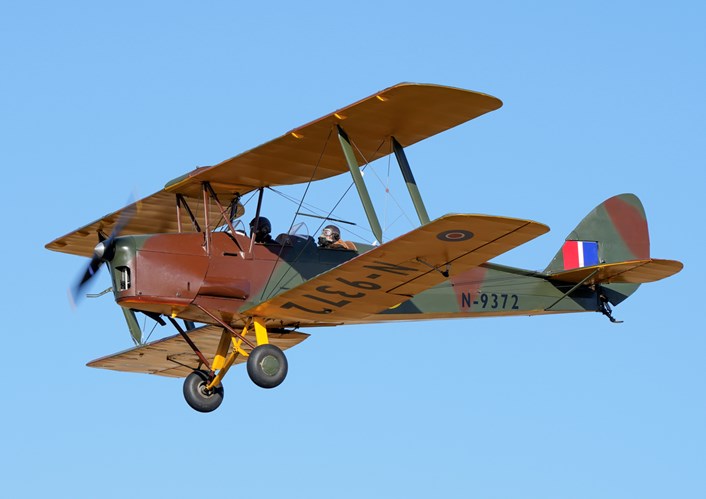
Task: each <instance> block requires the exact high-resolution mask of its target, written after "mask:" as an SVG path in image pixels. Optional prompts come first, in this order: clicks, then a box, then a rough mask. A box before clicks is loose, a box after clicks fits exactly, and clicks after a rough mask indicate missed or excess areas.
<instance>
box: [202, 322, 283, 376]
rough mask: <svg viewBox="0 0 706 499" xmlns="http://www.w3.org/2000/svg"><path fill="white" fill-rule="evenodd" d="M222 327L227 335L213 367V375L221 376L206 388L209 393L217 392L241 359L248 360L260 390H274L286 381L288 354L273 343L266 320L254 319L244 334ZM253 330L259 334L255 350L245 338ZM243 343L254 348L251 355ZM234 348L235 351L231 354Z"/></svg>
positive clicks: (219, 347)
mask: <svg viewBox="0 0 706 499" xmlns="http://www.w3.org/2000/svg"><path fill="white" fill-rule="evenodd" d="M219 322H220V321H219ZM221 325H222V326H223V334H222V335H221V341H220V343H219V344H218V349H217V350H216V356H215V358H214V359H213V364H212V366H211V371H212V372H214V373H215V372H216V371H218V372H217V374H216V375H215V376H214V378H213V379H212V380H211V382H210V383H209V384H208V385H207V386H206V390H213V389H214V388H216V387H217V386H219V385H220V383H221V381H222V380H223V377H224V376H225V375H226V373H227V372H228V370H229V369H230V368H231V366H232V365H233V363H234V362H235V359H236V358H237V357H238V355H242V356H243V357H247V359H248V361H247V371H248V375H249V376H250V379H251V380H252V381H253V383H255V384H256V385H257V386H259V387H262V388H274V387H276V386H279V385H280V384H281V383H282V382H283V381H284V378H285V377H286V376H287V370H288V364H287V357H285V355H284V352H282V350H281V349H280V348H279V347H277V346H276V345H272V344H271V343H270V341H269V338H268V335H267V327H266V326H265V321H264V319H262V318H260V317H253V318H251V319H250V320H248V321H247V322H246V323H245V326H244V327H243V330H242V332H241V333H240V334H238V333H236V332H235V331H234V330H233V329H232V328H230V327H229V326H227V325H226V324H224V323H221ZM251 328H252V329H254V330H255V341H256V342H257V346H253V345H252V344H251V343H250V342H248V341H247V339H246V338H245V336H246V335H247V334H248V331H250V329H251ZM243 342H247V343H248V344H249V345H250V346H251V347H253V348H252V350H251V351H250V353H248V352H246V351H245V350H244V349H243V347H242V345H243ZM231 345H232V350H231V351H230V353H228V350H229V349H230V348H231Z"/></svg>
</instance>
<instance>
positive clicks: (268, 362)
mask: <svg viewBox="0 0 706 499" xmlns="http://www.w3.org/2000/svg"><path fill="white" fill-rule="evenodd" d="M199 308H201V310H202V311H203V312H205V313H206V314H208V315H209V316H211V318H212V319H213V320H214V321H215V322H216V323H218V324H220V325H221V326H223V332H222V333H221V339H220V342H219V344H218V347H217V348H216V352H215V355H214V357H213V360H212V361H209V359H208V358H207V357H206V356H205V355H204V354H203V353H202V352H201V350H199V349H198V347H197V346H196V345H195V344H194V342H193V341H192V339H191V338H189V335H188V334H187V333H186V331H184V330H183V329H182V328H181V326H179V324H178V323H177V322H176V321H175V320H174V319H172V318H170V321H171V322H172V324H173V325H174V327H175V328H176V329H177V331H179V334H181V336H182V337H183V338H184V341H185V342H186V343H187V344H188V345H189V347H191V349H192V350H193V351H194V354H196V356H197V357H198V358H199V361H200V365H201V366H204V367H205V368H206V369H207V370H201V368H199V369H197V370H195V371H193V372H192V373H191V374H189V375H188V376H187V377H186V380H184V398H185V399H186V402H187V403H188V404H189V405H190V406H191V407H192V408H193V409H195V410H197V411H199V412H211V411H215V410H216V409H217V408H218V406H220V405H221V402H223V385H222V384H221V381H223V377H224V376H225V375H226V373H227V372H228V370H229V369H230V368H231V367H232V366H233V364H234V363H235V360H236V358H237V357H238V356H242V357H247V359H248V360H247V370H248V375H249V376H250V379H251V380H252V381H253V383H255V384H256V385H257V386H259V387H261V388H274V387H276V386H279V385H280V384H281V383H282V381H284V378H285V377H286V376H287V368H288V366H287V358H286V357H285V356H284V353H283V352H282V349H280V348H279V347H278V346H276V345H272V344H270V342H269V339H268V335H267V328H266V326H265V321H264V319H261V318H257V317H252V318H250V319H249V320H248V321H247V322H246V323H245V326H244V327H243V330H242V332H238V331H236V330H235V329H233V328H232V327H231V326H230V325H229V324H227V323H225V322H224V321H223V320H222V319H221V318H220V317H218V316H216V315H214V314H212V313H211V312H210V311H208V310H207V309H205V308H202V307H199ZM251 329H254V330H255V340H256V341H255V343H253V342H252V341H250V340H249V339H247V338H246V337H245V335H247V334H248V331H250V330H251ZM243 343H245V344H246V345H247V346H248V347H250V349H251V350H250V353H248V352H247V351H246V350H245V349H244V348H243Z"/></svg>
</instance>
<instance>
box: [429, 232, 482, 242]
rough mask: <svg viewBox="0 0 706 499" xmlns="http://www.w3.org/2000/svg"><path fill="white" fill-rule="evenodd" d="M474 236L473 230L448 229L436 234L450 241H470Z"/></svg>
mask: <svg viewBox="0 0 706 499" xmlns="http://www.w3.org/2000/svg"><path fill="white" fill-rule="evenodd" d="M472 237H473V232H470V231H467V230H446V231H444V232H440V233H438V234H437V235H436V238H437V239H441V240H442V241H448V242H450V243H456V242H460V241H468V240H469V239H470V238H472Z"/></svg>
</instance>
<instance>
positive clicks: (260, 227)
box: [250, 217, 275, 244]
mask: <svg viewBox="0 0 706 499" xmlns="http://www.w3.org/2000/svg"><path fill="white" fill-rule="evenodd" d="M255 222H257V227H255ZM270 232H272V224H271V223H270V221H269V220H268V219H267V218H265V217H260V218H259V219H258V218H257V217H255V218H253V219H252V220H250V234H251V235H252V234H255V242H256V243H265V244H274V243H275V240H274V239H272V236H271V235H270Z"/></svg>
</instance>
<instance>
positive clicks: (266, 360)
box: [248, 344, 288, 388]
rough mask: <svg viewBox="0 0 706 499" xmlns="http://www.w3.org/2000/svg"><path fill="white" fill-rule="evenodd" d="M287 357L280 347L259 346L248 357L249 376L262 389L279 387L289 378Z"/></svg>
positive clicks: (270, 345)
mask: <svg viewBox="0 0 706 499" xmlns="http://www.w3.org/2000/svg"><path fill="white" fill-rule="evenodd" d="M287 369H288V366H287V357H285V356H284V352H282V350H280V349H279V347H277V346H275V345H272V344H266V345H259V346H257V347H255V349H254V350H253V351H252V352H250V356H249V357H248V376H250V379H251V380H252V382H253V383H255V384H256V385H257V386H259V387H260V388H274V387H276V386H279V385H280V384H281V383H282V381H284V378H286V377H287Z"/></svg>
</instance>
